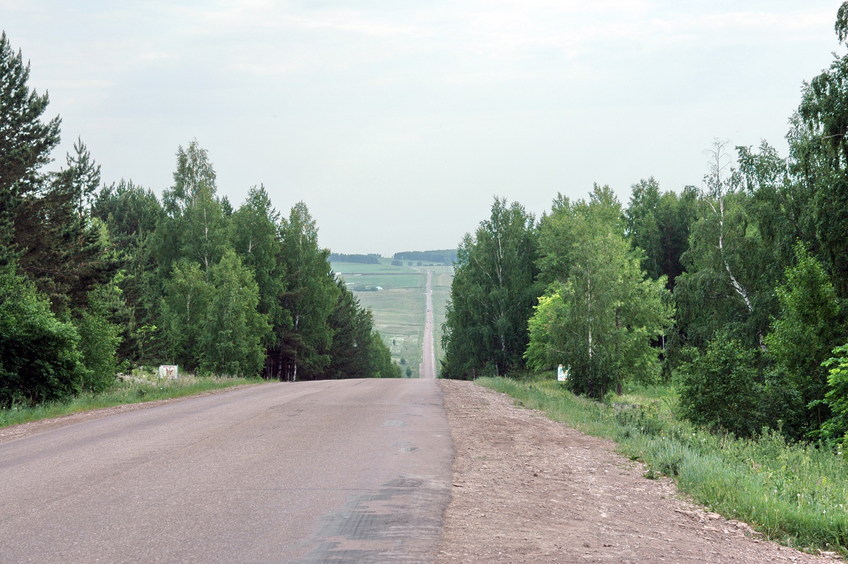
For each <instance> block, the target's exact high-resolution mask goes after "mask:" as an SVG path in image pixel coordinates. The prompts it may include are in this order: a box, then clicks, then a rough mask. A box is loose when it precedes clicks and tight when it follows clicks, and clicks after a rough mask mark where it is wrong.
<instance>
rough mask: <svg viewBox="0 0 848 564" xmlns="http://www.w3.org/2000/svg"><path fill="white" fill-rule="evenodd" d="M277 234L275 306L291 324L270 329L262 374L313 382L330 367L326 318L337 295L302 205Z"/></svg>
mask: <svg viewBox="0 0 848 564" xmlns="http://www.w3.org/2000/svg"><path fill="white" fill-rule="evenodd" d="M280 236H281V239H282V254H281V256H282V260H283V271H284V272H285V273H286V280H285V287H286V291H285V293H283V295H282V297H281V300H280V302H281V305H282V307H283V308H284V309H285V310H286V311H288V312H289V314H290V315H291V325H290V326H285V327H277V328H276V334H275V336H274V346H273V347H272V348H271V350H270V351H269V358H268V364H267V365H266V371H265V374H266V377H270V378H277V379H280V380H288V381H296V380H298V379H301V380H309V379H316V378H319V377H321V376H322V375H323V374H324V370H325V369H326V368H327V366H328V365H329V363H330V355H329V350H330V346H331V344H332V338H333V331H332V327H331V326H330V323H329V317H330V315H331V313H332V311H333V307H334V305H335V304H336V301H337V298H338V291H339V290H338V286H337V285H336V282H335V279H334V276H333V273H332V270H331V269H330V263H329V261H328V260H327V259H328V257H329V255H330V251H328V250H327V249H322V248H321V247H320V246H319V245H318V227H317V225H316V224H315V220H313V219H312V216H311V215H310V214H309V210H308V209H307V207H306V204H304V203H303V202H299V203H297V204H295V206H294V207H293V208H292V209H291V213H290V214H289V217H288V218H287V219H286V220H284V221H282V222H281V225H280Z"/></svg>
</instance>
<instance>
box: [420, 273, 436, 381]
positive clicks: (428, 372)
mask: <svg viewBox="0 0 848 564" xmlns="http://www.w3.org/2000/svg"><path fill="white" fill-rule="evenodd" d="M424 295H425V296H426V311H427V313H426V314H425V318H424V344H423V349H424V350H423V354H422V356H421V370H420V377H421V378H428V379H431V380H432V379H434V378H435V377H436V349H435V347H434V346H433V271H432V270H428V271H427V288H426V289H425V290H424Z"/></svg>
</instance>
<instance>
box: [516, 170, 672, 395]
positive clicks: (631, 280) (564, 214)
mask: <svg viewBox="0 0 848 564" xmlns="http://www.w3.org/2000/svg"><path fill="white" fill-rule="evenodd" d="M540 247H541V248H542V252H543V259H542V260H541V261H540V263H542V264H543V265H545V266H544V267H543V268H547V269H548V270H547V272H545V273H544V276H545V277H546V278H547V279H551V280H552V282H551V283H550V285H549V286H548V289H547V291H546V293H545V296H544V297H543V298H542V299H540V301H539V305H538V306H537V307H536V310H535V313H534V315H533V317H532V318H531V320H530V323H529V328H530V343H529V346H528V348H527V352H526V357H527V359H528V361H529V363H530V366H531V367H533V368H535V369H537V370H542V369H547V368H552V367H554V366H556V365H558V364H565V365H569V366H570V367H571V376H570V378H569V382H570V385H571V387H572V389H573V390H574V391H575V392H577V393H581V394H587V395H589V396H591V397H595V398H601V397H603V396H604V395H606V393H607V392H608V391H610V390H611V389H612V388H613V387H615V386H618V385H620V384H621V383H622V382H623V380H624V379H625V378H628V377H629V378H633V379H636V380H641V381H650V380H652V379H653V378H654V377H655V376H656V374H657V373H658V368H659V365H658V351H657V350H656V349H654V348H653V347H651V341H652V340H653V339H655V338H657V337H658V336H660V335H662V334H663V333H664V331H665V330H666V329H667V328H668V327H669V325H670V324H671V316H672V313H673V310H672V308H671V307H670V305H669V301H670V300H669V299H668V291H667V290H666V289H665V278H664V277H660V278H659V279H658V280H652V279H650V278H647V279H646V277H645V273H644V271H642V269H641V266H640V263H641V259H642V254H641V252H639V251H637V250H634V249H633V248H632V247H631V245H630V243H629V242H628V241H627V239H626V237H625V234H624V230H623V222H622V221H621V206H620V204H618V202H617V200H616V199H615V197H614V195H613V194H612V192H611V191H610V190H609V188H608V187H598V186H596V187H595V189H594V191H593V192H592V194H591V196H590V200H589V202H584V201H578V202H577V203H575V204H571V203H570V202H568V201H567V200H564V199H562V198H560V199H559V201H557V202H556V203H555V206H554V210H553V212H552V213H551V215H550V216H546V217H545V218H543V220H542V235H541V239H540ZM552 255H558V256H552Z"/></svg>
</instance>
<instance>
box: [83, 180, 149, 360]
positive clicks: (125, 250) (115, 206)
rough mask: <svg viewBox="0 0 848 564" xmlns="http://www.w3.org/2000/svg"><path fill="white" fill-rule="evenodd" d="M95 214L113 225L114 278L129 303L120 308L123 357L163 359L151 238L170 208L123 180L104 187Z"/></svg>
mask: <svg viewBox="0 0 848 564" xmlns="http://www.w3.org/2000/svg"><path fill="white" fill-rule="evenodd" d="M92 215H93V216H94V217H96V218H98V219H99V220H100V221H102V222H104V223H105V225H106V228H107V230H108V233H109V241H110V243H111V247H112V251H113V252H114V254H115V258H116V261H117V264H118V268H119V276H118V278H117V279H116V281H115V282H116V284H117V285H118V287H119V288H120V291H121V296H122V298H123V300H124V301H125V303H126V307H125V308H124V309H122V310H121V311H120V312H116V314H117V315H118V317H117V318H116V321H115V322H116V323H117V324H118V325H119V326H120V327H121V329H122V333H121V345H120V347H119V349H118V357H119V359H120V360H128V361H130V362H131V363H144V362H146V363H150V364H155V363H157V362H158V361H159V360H164V351H163V350H162V348H163V347H162V344H161V334H160V333H161V331H159V323H160V319H159V316H160V306H161V300H162V291H163V286H162V280H161V279H160V277H159V276H158V273H159V268H158V265H157V261H156V258H155V252H154V251H155V248H154V245H153V244H152V242H153V234H154V232H155V231H156V229H157V226H158V225H159V224H160V222H162V221H163V220H164V217H165V212H164V210H163V209H162V206H161V205H160V203H159V200H158V199H157V198H156V195H155V194H154V193H153V192H152V191H151V190H149V189H145V188H143V187H141V186H137V185H135V184H133V182H132V181H124V180H122V181H120V182H119V183H117V184H112V185H111V186H105V187H103V189H102V190H101V191H100V193H99V194H98V195H97V197H96V198H95V201H94V205H93V208H92ZM160 357H161V358H160Z"/></svg>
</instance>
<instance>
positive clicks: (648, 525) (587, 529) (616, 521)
mask: <svg viewBox="0 0 848 564" xmlns="http://www.w3.org/2000/svg"><path fill="white" fill-rule="evenodd" d="M440 385H441V386H442V390H443V394H444V404H445V410H446V412H447V416H448V421H449V423H450V427H451V430H452V435H453V443H454V452H455V458H454V463H453V487H452V499H451V502H450V505H449V506H448V508H447V510H446V513H445V522H444V533H443V539H442V545H441V548H440V551H439V556H438V560H437V562H443V563H447V562H534V563H536V562H680V563H688V562H691V563H695V562H699V563H700V562H728V563H729V562H734V563H739V562H742V563H765V562H797V563H802V562H825V561H827V562H832V561H833V559H832V558H831V557H828V556H814V555H810V554H806V553H803V552H799V551H797V550H793V549H790V548H786V547H784V546H780V545H778V544H776V543H773V542H768V541H765V540H763V539H762V538H761V537H759V536H758V535H757V534H756V533H754V532H753V531H751V529H750V528H749V527H748V526H747V525H745V524H744V523H740V522H737V521H731V520H727V519H724V518H723V517H720V516H719V515H717V514H715V513H710V512H709V511H706V510H705V509H704V508H702V507H699V506H697V505H695V504H693V503H690V502H688V501H686V500H685V499H684V498H683V497H682V496H681V495H680V494H678V492H677V490H676V488H675V486H674V483H673V482H672V481H671V480H668V479H661V480H649V479H647V478H645V477H644V475H643V474H644V468H643V467H642V465H640V464H638V463H636V462H633V461H630V460H628V459H627V458H625V457H622V456H621V455H619V454H617V453H616V452H615V450H614V448H615V444H614V443H613V442H611V441H608V440H605V439H599V438H595V437H590V436H587V435H584V434H582V433H579V432H577V431H575V430H573V429H571V428H569V427H567V426H565V425H563V424H561V423H557V422H554V421H551V420H549V419H547V418H546V417H544V416H543V415H542V414H541V413H540V412H538V411H534V410H528V409H524V408H519V407H516V406H514V405H513V401H512V399H511V398H509V397H508V396H506V395H504V394H500V393H497V392H494V391H492V390H489V389H487V388H483V387H482V386H478V385H476V384H474V383H472V382H459V381H450V380H440Z"/></svg>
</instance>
